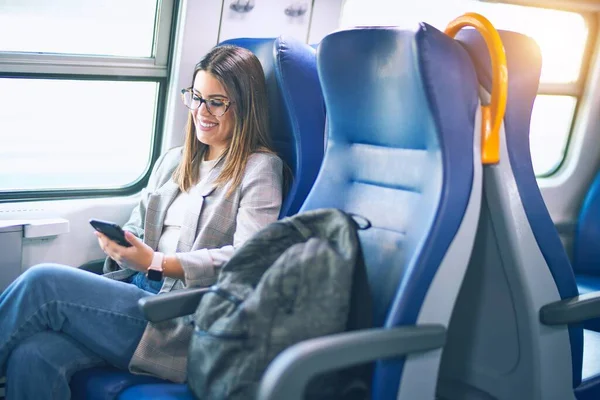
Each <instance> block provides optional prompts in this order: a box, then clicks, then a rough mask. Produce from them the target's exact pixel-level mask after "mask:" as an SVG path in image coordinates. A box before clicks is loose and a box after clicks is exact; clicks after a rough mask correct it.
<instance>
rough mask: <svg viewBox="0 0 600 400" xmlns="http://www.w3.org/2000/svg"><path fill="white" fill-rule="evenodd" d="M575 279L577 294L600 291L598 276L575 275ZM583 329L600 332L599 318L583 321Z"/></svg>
mask: <svg viewBox="0 0 600 400" xmlns="http://www.w3.org/2000/svg"><path fill="white" fill-rule="evenodd" d="M575 280H576V281H577V289H579V294H586V293H591V292H597V291H600V276H595V275H583V274H577V275H575ZM583 327H584V328H585V329H590V330H592V331H596V332H600V318H594V319H591V320H588V321H585V322H584V323H583Z"/></svg>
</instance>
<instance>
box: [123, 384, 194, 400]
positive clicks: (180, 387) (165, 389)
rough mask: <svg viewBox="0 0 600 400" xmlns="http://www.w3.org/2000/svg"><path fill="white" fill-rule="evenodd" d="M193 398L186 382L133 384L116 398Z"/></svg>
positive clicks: (170, 399)
mask: <svg viewBox="0 0 600 400" xmlns="http://www.w3.org/2000/svg"><path fill="white" fill-rule="evenodd" d="M157 399H160V400H195V399H196V398H195V397H194V395H193V394H192V391H191V390H190V389H189V388H188V386H187V385H186V384H175V383H166V384H151V385H139V386H133V387H130V388H128V389H126V390H124V391H123V392H122V393H121V394H120V395H119V397H117V400H157Z"/></svg>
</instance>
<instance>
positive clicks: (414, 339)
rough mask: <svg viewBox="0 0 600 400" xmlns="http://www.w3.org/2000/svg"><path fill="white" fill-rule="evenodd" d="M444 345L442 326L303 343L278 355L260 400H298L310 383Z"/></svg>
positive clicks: (374, 331) (343, 335)
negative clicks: (325, 375)
mask: <svg viewBox="0 0 600 400" xmlns="http://www.w3.org/2000/svg"><path fill="white" fill-rule="evenodd" d="M445 341H446V328H444V327H443V326H442V325H419V326H403V327H398V328H389V329H382V328H378V329H368V330H362V331H354V332H345V333H340V334H335V335H329V336H325V337H320V338H315V339H310V340H305V341H303V342H300V343H297V344H295V345H294V346H291V347H289V348H287V349H286V350H284V351H283V352H282V353H281V354H279V355H278V356H277V357H276V358H275V359H274V360H273V361H272V362H271V364H270V365H269V368H267V371H266V372H265V374H264V376H263V378H262V381H261V383H260V388H259V392H258V399H259V400H279V399H286V400H301V399H303V393H304V389H305V388H306V384H307V383H308V382H309V380H310V379H311V378H312V377H314V376H316V375H318V374H320V373H323V372H328V371H334V370H337V369H342V368H345V367H350V366H353V365H358V364H363V363H366V362H371V361H374V360H377V359H381V358H390V357H399V356H405V355H408V354H412V353H418V352H424V351H428V350H433V349H437V348H440V347H442V346H443V345H444V343H445Z"/></svg>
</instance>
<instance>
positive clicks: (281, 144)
mask: <svg viewBox="0 0 600 400" xmlns="http://www.w3.org/2000/svg"><path fill="white" fill-rule="evenodd" d="M221 44H231V45H236V46H240V47H244V48H246V49H248V50H250V51H252V52H253V53H254V54H255V55H256V56H257V57H258V59H259V60H260V63H261V64H262V67H263V70H264V73H265V78H266V82H267V95H268V98H269V117H270V127H271V137H272V139H273V144H274V146H275V150H276V151H277V153H278V154H279V156H280V157H281V158H282V159H283V160H284V161H285V162H286V164H287V165H288V167H290V169H291V172H292V175H293V180H292V182H290V185H289V188H288V192H287V194H286V197H285V199H284V202H283V204H282V207H281V213H280V216H281V217H285V216H289V215H293V214H296V213H297V212H298V210H299V209H300V206H301V205H302V203H303V202H304V199H305V198H306V196H307V195H308V192H309V191H310V189H311V187H312V184H313V183H314V181H315V178H316V176H317V173H318V172H319V168H320V166H321V162H322V160H323V151H324V146H323V137H324V135H325V106H324V103H323V95H322V92H321V86H320V83H319V77H318V75H317V66H316V54H315V50H314V49H313V48H312V47H311V46H309V45H307V44H305V43H302V42H300V41H298V40H296V39H294V38H292V37H285V36H281V37H279V38H277V39H254V38H242V39H230V40H226V41H224V42H222V43H221Z"/></svg>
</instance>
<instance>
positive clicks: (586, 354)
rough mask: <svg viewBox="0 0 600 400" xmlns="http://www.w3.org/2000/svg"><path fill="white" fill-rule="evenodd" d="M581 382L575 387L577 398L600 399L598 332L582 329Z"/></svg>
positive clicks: (582, 399) (599, 338)
mask: <svg viewBox="0 0 600 400" xmlns="http://www.w3.org/2000/svg"><path fill="white" fill-rule="evenodd" d="M583 349H584V351H583V369H582V383H581V385H580V386H579V387H578V388H577V389H575V395H576V397H577V399H578V400H592V399H600V385H599V384H598V379H600V333H598V332H596V331H592V330H588V329H585V330H584V331H583Z"/></svg>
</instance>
